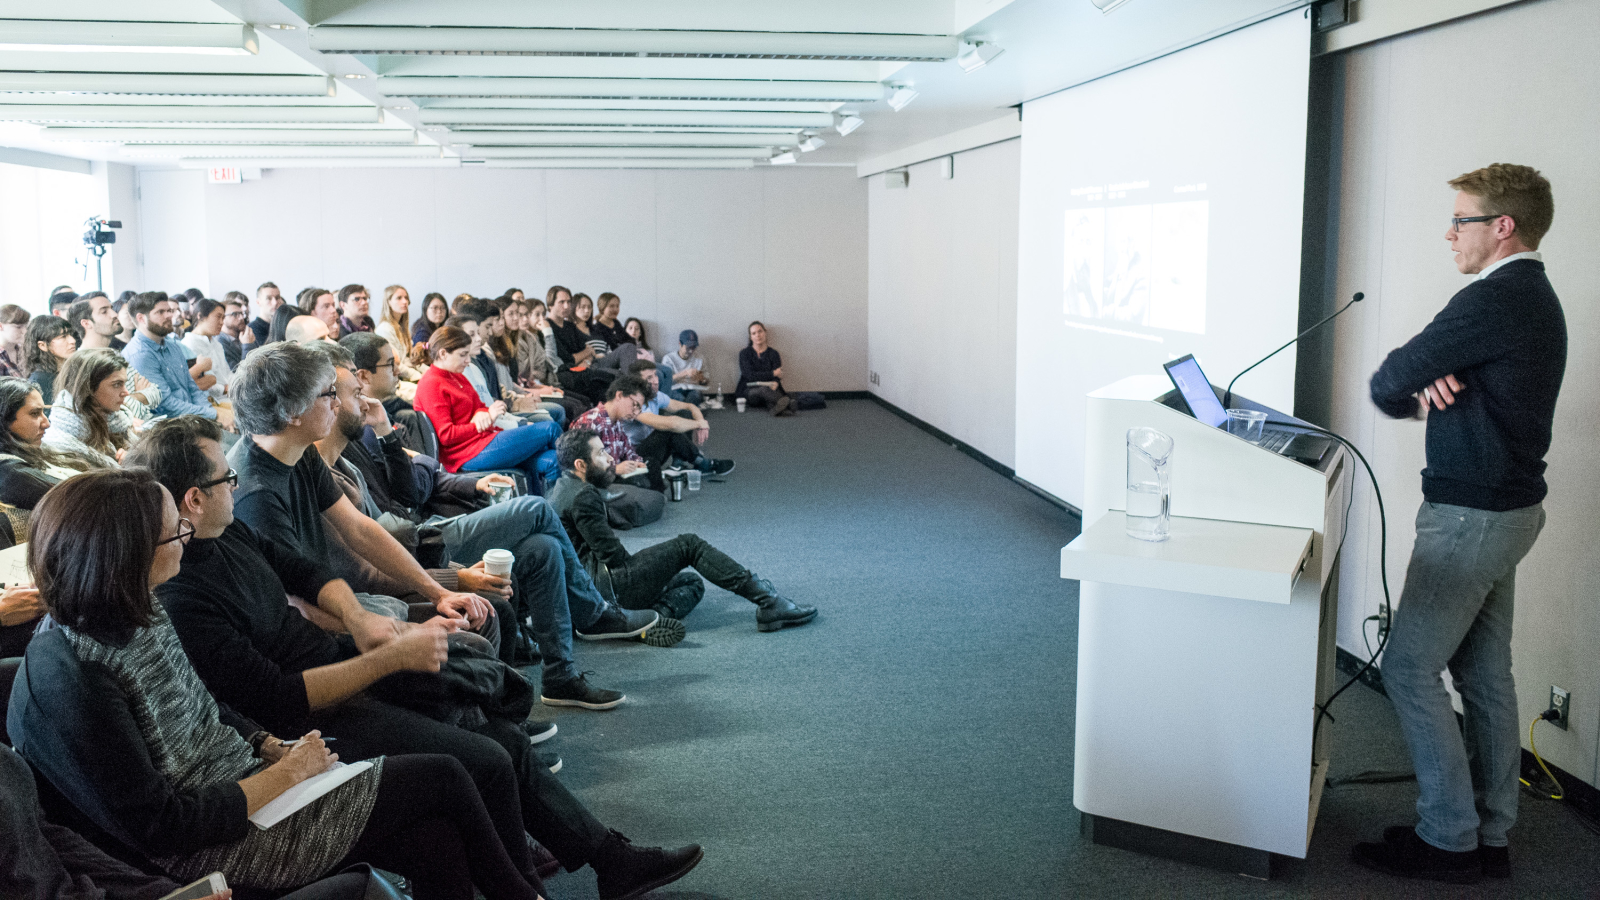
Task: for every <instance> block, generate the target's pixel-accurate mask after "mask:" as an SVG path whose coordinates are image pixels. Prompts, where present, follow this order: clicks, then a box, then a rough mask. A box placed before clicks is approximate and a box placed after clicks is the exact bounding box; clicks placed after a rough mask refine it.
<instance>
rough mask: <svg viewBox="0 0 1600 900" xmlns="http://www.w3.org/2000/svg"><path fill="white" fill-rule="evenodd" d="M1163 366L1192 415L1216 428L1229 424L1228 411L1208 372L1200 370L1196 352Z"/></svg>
mask: <svg viewBox="0 0 1600 900" xmlns="http://www.w3.org/2000/svg"><path fill="white" fill-rule="evenodd" d="M1163 368H1165V369H1166V370H1167V377H1168V378H1171V379H1172V384H1173V385H1174V386H1175V387H1177V389H1178V394H1179V395H1181V396H1182V397H1183V402H1184V403H1186V404H1187V405H1188V407H1189V414H1190V415H1192V416H1194V417H1195V418H1196V419H1199V420H1200V421H1202V422H1204V423H1206V424H1207V425H1210V426H1212V427H1214V428H1221V427H1223V426H1224V425H1226V424H1227V422H1228V412H1227V410H1225V409H1223V408H1222V403H1221V401H1219V400H1218V399H1217V392H1216V391H1213V390H1212V389H1211V382H1209V381H1207V380H1206V373H1204V372H1202V371H1200V363H1199V362H1198V361H1197V360H1195V358H1194V354H1192V353H1191V354H1189V355H1188V356H1184V357H1180V358H1178V359H1175V360H1173V361H1172V362H1169V363H1166V364H1165V365H1164V366H1163Z"/></svg>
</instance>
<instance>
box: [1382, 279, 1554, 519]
mask: <svg viewBox="0 0 1600 900" xmlns="http://www.w3.org/2000/svg"><path fill="white" fill-rule="evenodd" d="M1566 366H1567V323H1566V318H1565V317H1564V316H1563V315H1562V313H1561V302H1560V301H1559V300H1557V299H1556V292H1555V289H1554V288H1553V287H1551V286H1550V280H1549V279H1548V278H1546V277H1545V274H1544V263H1542V262H1539V261H1538V260H1533V259H1519V260H1516V261H1513V262H1509V263H1506V264H1505V265H1503V266H1501V267H1500V268H1498V269H1496V270H1494V271H1493V272H1491V273H1489V276H1488V277H1487V278H1483V279H1480V280H1477V281H1474V282H1473V283H1471V284H1469V285H1467V286H1466V287H1464V288H1462V289H1461V290H1460V291H1459V292H1457V293H1456V295H1455V296H1454V297H1451V298H1450V302H1449V303H1448V304H1446V305H1445V308H1444V309H1442V310H1440V311H1439V314H1438V315H1437V316H1434V317H1433V321H1432V322H1430V323H1428V327H1427V328H1424V329H1423V330H1422V333H1421V334H1418V335H1417V336H1416V337H1414V338H1412V339H1411V340H1409V341H1407V342H1406V343H1405V345H1404V346H1402V347H1400V348H1399V349H1398V350H1395V351H1394V352H1392V353H1390V354H1389V356H1388V358H1387V359H1385V360H1384V361H1383V365H1381V366H1379V367H1378V371H1377V372H1376V373H1375V374H1374V375H1373V376H1372V385H1371V387H1372V402H1373V403H1375V404H1377V406H1378V408H1379V409H1380V410H1382V411H1383V412H1384V413H1385V414H1387V415H1390V416H1393V417H1395V418H1405V417H1408V416H1411V415H1414V414H1415V413H1416V411H1417V401H1416V399H1415V395H1416V393H1417V392H1418V391H1421V390H1422V389H1423V388H1424V387H1427V386H1428V385H1430V384H1432V383H1433V382H1434V380H1435V379H1438V378H1443V377H1444V376H1445V375H1452V374H1453V375H1455V376H1456V378H1457V379H1458V380H1460V382H1461V384H1462V390H1461V392H1460V393H1459V394H1457V395H1456V401H1455V403H1454V405H1452V406H1450V407H1448V408H1446V409H1444V410H1437V409H1435V410H1430V411H1429V413H1428V433H1427V452H1428V465H1427V468H1425V469H1423V470H1422V495H1423V497H1424V498H1425V499H1427V500H1429V501H1431V502H1434V503H1449V504H1453V505H1456V506H1469V507H1472V508H1474V509H1487V510H1496V511H1502V510H1508V509H1520V508H1521V507H1524V506H1531V505H1533V504H1535V503H1538V502H1539V501H1540V500H1543V499H1544V496H1545V493H1546V491H1547V488H1546V485H1545V480H1544V470H1545V463H1544V455H1545V453H1547V452H1548V451H1549V450H1550V432H1551V424H1552V421H1553V419H1554V417H1555V409H1556V394H1557V393H1559V392H1560V390H1561V376H1562V374H1563V373H1564V372H1565V371H1566Z"/></svg>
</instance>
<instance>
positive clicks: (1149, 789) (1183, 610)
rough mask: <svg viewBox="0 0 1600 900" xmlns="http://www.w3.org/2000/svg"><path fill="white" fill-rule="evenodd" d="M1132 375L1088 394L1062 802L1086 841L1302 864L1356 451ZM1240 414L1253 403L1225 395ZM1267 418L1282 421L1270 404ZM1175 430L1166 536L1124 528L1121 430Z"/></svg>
mask: <svg viewBox="0 0 1600 900" xmlns="http://www.w3.org/2000/svg"><path fill="white" fill-rule="evenodd" d="M1170 388H1171V384H1170V382H1168V381H1167V379H1166V378H1164V377H1160V376H1154V377H1147V376H1141V377H1135V378H1129V379H1125V380H1123V381H1120V382H1117V383H1116V384H1113V385H1110V386H1108V387H1105V388H1102V389H1101V390H1098V391H1096V392H1094V393H1092V394H1090V395H1089V404H1088V418H1087V432H1086V441H1087V447H1086V449H1087V453H1086V455H1085V459H1086V471H1085V498H1084V507H1083V522H1084V529H1083V533H1082V534H1081V535H1080V536H1079V537H1078V538H1077V539H1076V540H1074V541H1073V542H1072V543H1070V544H1068V545H1067V546H1066V547H1064V548H1062V551H1061V577H1062V578H1070V579H1077V580H1078V581H1080V582H1081V585H1080V589H1079V601H1078V602H1079V623H1078V705H1077V741H1076V754H1075V758H1074V785H1073V803H1074V805H1075V806H1077V808H1078V809H1079V810H1080V811H1081V812H1082V813H1083V820H1082V827H1083V831H1084V834H1085V835H1086V836H1088V837H1090V838H1091V839H1092V840H1094V841H1095V842H1097V843H1103V844H1109V845H1113V846H1119V847H1123V848H1125V849H1131V850H1137V851H1140V852H1146V853H1152V854H1156V855H1161V856H1168V857H1172V858H1177V859H1183V860H1187V861H1190V862H1196V863H1200V864H1204V865H1210V866H1214V867H1219V868H1225V869H1228V870H1231V871H1235V872H1240V873H1243V874H1247V875H1252V876H1256V877H1261V878H1265V877H1268V875H1269V874H1270V860H1271V854H1275V853H1276V854H1282V855H1285V856H1293V857H1300V858H1304V857H1305V855H1306V847H1307V844H1308V843H1309V842H1310V840H1311V829H1312V826H1313V825H1314V824H1315V822H1316V816H1317V801H1318V799H1319V797H1320V795H1321V791H1322V784H1323V779H1324V777H1325V776H1326V773H1327V766H1328V749H1327V748H1328V736H1327V730H1326V729H1323V730H1322V732H1321V734H1320V735H1319V736H1318V739H1317V740H1316V742H1315V746H1314V745H1313V728H1314V725H1315V721H1316V715H1317V713H1316V707H1317V704H1319V703H1321V702H1323V701H1324V700H1325V699H1326V698H1327V696H1328V694H1329V693H1331V691H1332V687H1333V677H1334V624H1335V620H1336V617H1337V600H1338V588H1337V584H1336V583H1335V581H1336V574H1335V573H1336V571H1337V570H1336V569H1335V565H1334V564H1335V562H1336V561H1335V559H1334V558H1333V556H1334V554H1335V553H1336V552H1337V547H1336V546H1329V545H1328V544H1327V541H1328V540H1332V541H1333V542H1334V543H1335V544H1337V543H1338V541H1339V536H1340V534H1341V533H1342V532H1343V528H1344V515H1345V500H1346V490H1347V489H1348V480H1349V478H1350V477H1351V474H1352V473H1351V471H1350V469H1351V466H1350V464H1349V463H1350V456H1349V455H1348V454H1347V453H1346V452H1345V450H1344V449H1343V448H1342V447H1339V446H1338V445H1335V448H1334V449H1331V450H1329V451H1328V453H1327V454H1326V455H1325V456H1324V458H1323V460H1322V462H1321V463H1320V464H1319V466H1318V467H1315V468H1313V467H1311V466H1308V465H1304V464H1302V463H1299V462H1296V461H1294V460H1292V459H1290V458H1288V457H1284V456H1279V455H1278V454H1276V453H1273V452H1271V451H1267V450H1263V449H1261V448H1260V447H1257V446H1255V445H1254V444H1250V443H1248V442H1246V441H1243V440H1241V439H1239V438H1236V437H1234V436H1232V435H1230V434H1228V433H1227V432H1225V431H1222V430H1220V429H1217V428H1213V427H1211V426H1209V425H1206V424H1204V423H1202V422H1199V421H1197V420H1196V419H1194V418H1193V417H1191V416H1189V415H1187V414H1185V413H1182V412H1179V411H1178V410H1177V409H1174V408H1172V407H1170V406H1167V405H1165V403H1163V402H1162V401H1163V400H1165V399H1168V394H1169V391H1170ZM1233 405H1234V406H1236V407H1244V408H1254V409H1266V407H1262V406H1260V405H1259V404H1254V403H1252V402H1250V401H1249V400H1247V399H1245V398H1243V397H1240V396H1239V395H1238V394H1235V395H1234V396H1233ZM1267 411H1268V412H1269V413H1272V418H1273V419H1274V420H1283V421H1294V420H1293V418H1292V417H1290V416H1287V415H1285V414H1282V413H1278V412H1276V411H1275V410H1267ZM1141 426H1148V427H1150V428H1155V429H1158V430H1160V431H1163V432H1165V433H1167V434H1168V435H1171V436H1172V438H1173V441H1174V450H1173V456H1172V507H1171V508H1172V515H1173V519H1172V532H1171V537H1170V538H1168V539H1167V540H1166V541H1164V542H1161V543H1149V542H1146V541H1140V540H1136V539H1134V538H1130V537H1128V536H1127V534H1126V532H1125V530H1124V525H1123V508H1124V496H1125V493H1126V459H1127V451H1126V439H1125V436H1126V434H1127V431H1128V429H1130V428H1136V427H1141Z"/></svg>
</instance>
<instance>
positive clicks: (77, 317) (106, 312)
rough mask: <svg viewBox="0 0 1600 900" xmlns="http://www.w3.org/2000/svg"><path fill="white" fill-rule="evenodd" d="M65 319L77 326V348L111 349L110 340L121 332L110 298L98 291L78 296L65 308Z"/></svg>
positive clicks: (120, 325)
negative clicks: (70, 305)
mask: <svg viewBox="0 0 1600 900" xmlns="http://www.w3.org/2000/svg"><path fill="white" fill-rule="evenodd" d="M67 321H69V322H71V323H72V324H74V325H76V326H78V331H79V333H80V335H81V336H80V337H79V339H78V349H80V350H86V349H98V350H111V349H115V348H114V347H112V345H111V342H112V341H113V340H115V339H116V337H117V335H119V334H121V333H122V323H121V322H119V321H117V313H116V310H114V309H112V308H111V300H110V299H109V298H108V297H106V295H105V294H103V293H100V292H99V291H96V292H94V293H93V294H85V295H84V296H82V297H79V298H78V302H76V303H74V304H72V307H71V308H70V309H68V310H67Z"/></svg>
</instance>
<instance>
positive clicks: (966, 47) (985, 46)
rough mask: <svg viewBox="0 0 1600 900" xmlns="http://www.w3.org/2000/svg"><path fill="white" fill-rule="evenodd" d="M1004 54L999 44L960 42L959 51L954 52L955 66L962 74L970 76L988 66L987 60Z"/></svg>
mask: <svg viewBox="0 0 1600 900" xmlns="http://www.w3.org/2000/svg"><path fill="white" fill-rule="evenodd" d="M1004 52H1006V51H1005V49H1004V48H1002V47H1001V46H1000V45H999V44H996V43H994V42H992V41H979V40H972V41H962V42H961V49H960V50H958V51H956V65H958V66H960V67H961V70H962V71H963V72H966V73H967V74H968V75H971V74H972V73H973V72H976V71H978V70H979V69H981V68H983V67H984V66H986V65H988V64H989V60H991V59H994V58H995V57H996V56H999V55H1000V54H1002V53H1004Z"/></svg>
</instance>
